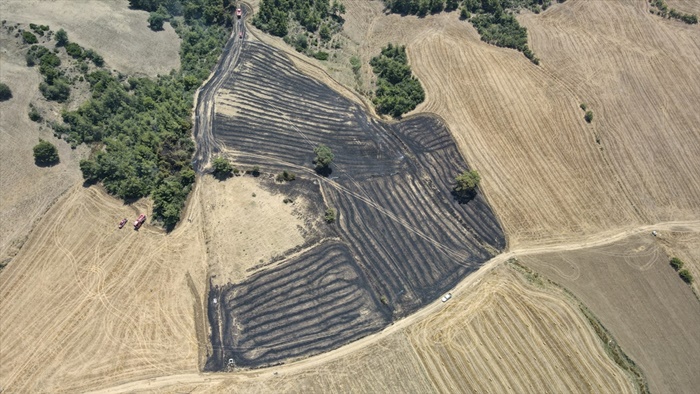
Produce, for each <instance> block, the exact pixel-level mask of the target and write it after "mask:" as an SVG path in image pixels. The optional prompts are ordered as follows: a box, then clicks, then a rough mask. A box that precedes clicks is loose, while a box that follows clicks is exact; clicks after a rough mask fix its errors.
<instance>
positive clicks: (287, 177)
mask: <svg viewBox="0 0 700 394" xmlns="http://www.w3.org/2000/svg"><path fill="white" fill-rule="evenodd" d="M276 179H277V182H291V181H293V180H295V179H297V176H296V174H294V173H293V172H288V171H287V170H284V171H282V173H281V174H278V175H277V178H276Z"/></svg>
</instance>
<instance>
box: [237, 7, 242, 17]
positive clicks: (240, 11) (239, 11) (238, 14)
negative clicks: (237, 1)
mask: <svg viewBox="0 0 700 394" xmlns="http://www.w3.org/2000/svg"><path fill="white" fill-rule="evenodd" d="M236 16H237V17H238V19H241V16H243V10H241V9H240V8H238V9H236Z"/></svg>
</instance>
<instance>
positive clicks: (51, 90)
mask: <svg viewBox="0 0 700 394" xmlns="http://www.w3.org/2000/svg"><path fill="white" fill-rule="evenodd" d="M25 58H26V60H27V66H30V67H31V66H34V65H35V64H37V63H39V72H40V73H41V75H43V76H44V82H42V83H40V84H39V90H40V91H41V94H43V95H44V97H45V98H46V99H47V100H52V101H58V102H64V101H66V100H68V97H70V86H69V82H68V80H67V79H66V78H65V76H64V75H63V71H61V70H60V69H59V66H60V65H61V59H59V58H58V56H56V54H55V53H53V52H51V51H49V50H48V49H47V48H46V47H43V46H39V45H32V46H31V47H30V48H29V50H28V51H27V55H26V56H25Z"/></svg>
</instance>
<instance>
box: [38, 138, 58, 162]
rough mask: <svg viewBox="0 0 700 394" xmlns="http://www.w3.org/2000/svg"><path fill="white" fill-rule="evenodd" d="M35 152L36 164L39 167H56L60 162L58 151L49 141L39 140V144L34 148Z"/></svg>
mask: <svg viewBox="0 0 700 394" xmlns="http://www.w3.org/2000/svg"><path fill="white" fill-rule="evenodd" d="M33 150H34V162H35V163H36V164H37V165H40V166H45V165H54V164H57V163H58V162H59V158H58V149H56V147H55V146H54V145H53V144H52V143H50V142H48V141H44V140H39V143H38V144H36V145H35V146H34V148H33Z"/></svg>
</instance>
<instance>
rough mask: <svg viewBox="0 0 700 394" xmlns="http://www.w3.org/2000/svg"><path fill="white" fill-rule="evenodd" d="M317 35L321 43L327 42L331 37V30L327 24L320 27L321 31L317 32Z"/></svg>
mask: <svg viewBox="0 0 700 394" xmlns="http://www.w3.org/2000/svg"><path fill="white" fill-rule="evenodd" d="M318 34H319V36H320V37H321V39H322V40H323V41H328V40H330V39H331V37H332V32H331V28H330V27H328V24H327V23H324V24H322V25H321V29H320V30H319V31H318Z"/></svg>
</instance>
